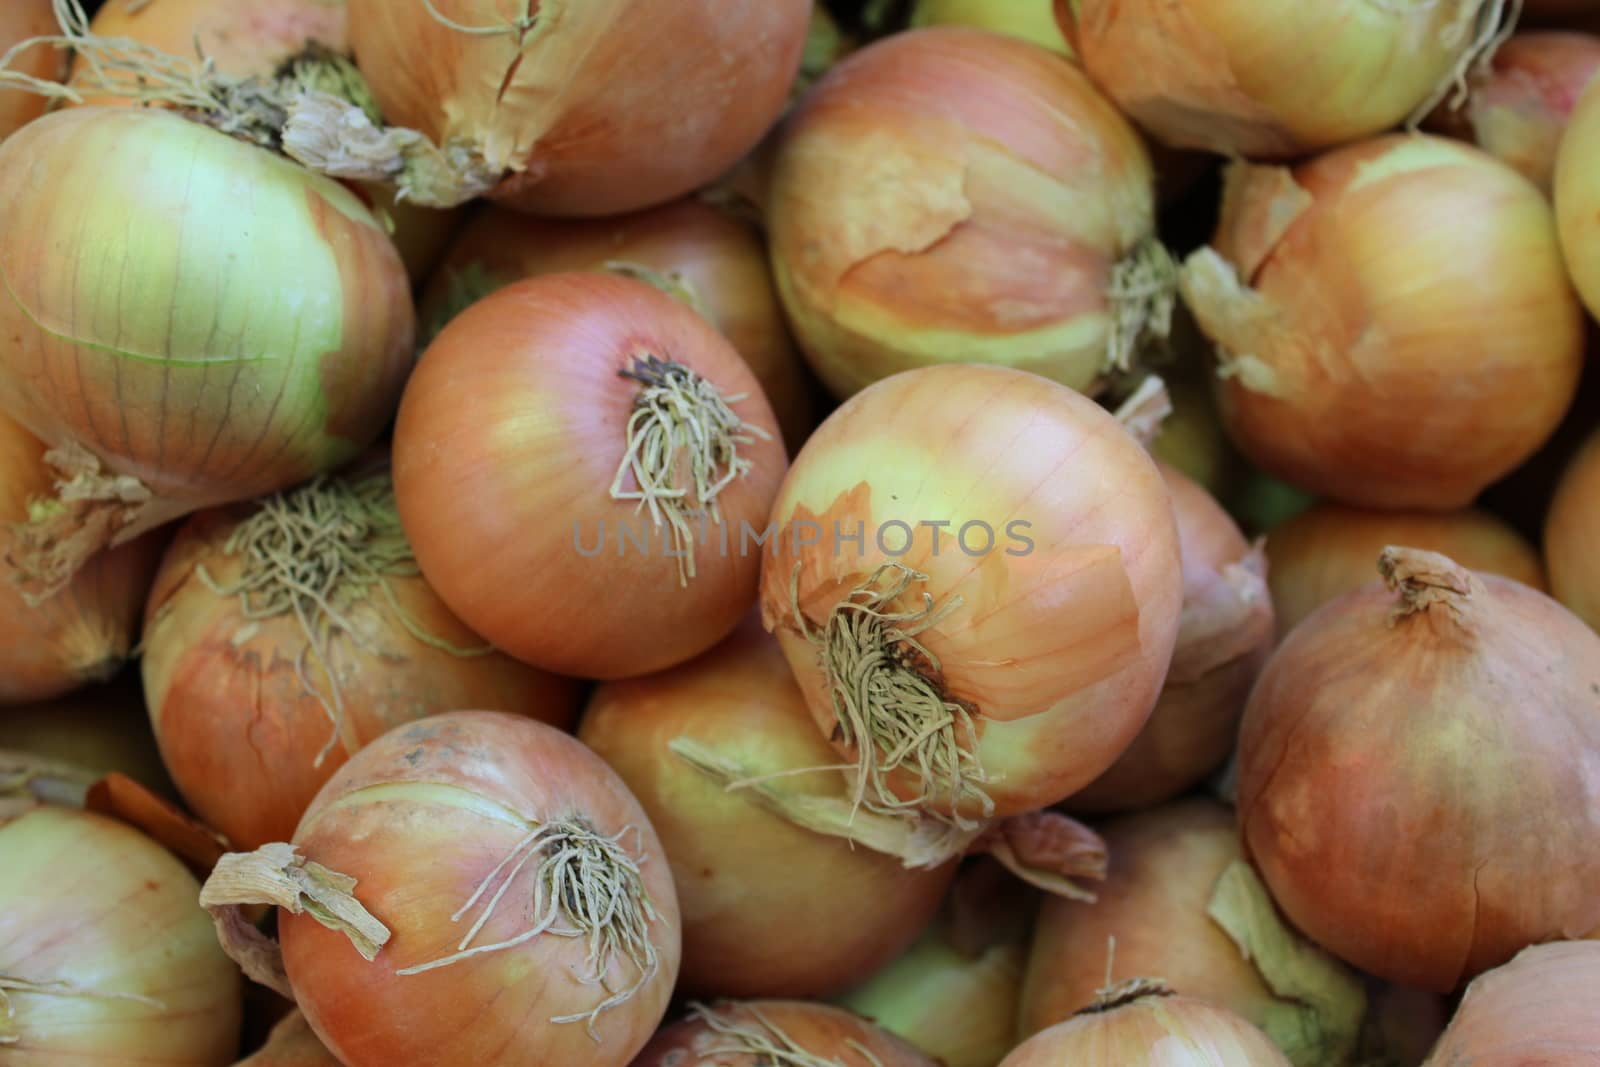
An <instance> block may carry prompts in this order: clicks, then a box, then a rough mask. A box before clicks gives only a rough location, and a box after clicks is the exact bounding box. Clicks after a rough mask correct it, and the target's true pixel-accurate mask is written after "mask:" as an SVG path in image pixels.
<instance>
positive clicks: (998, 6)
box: [911, 0, 1072, 57]
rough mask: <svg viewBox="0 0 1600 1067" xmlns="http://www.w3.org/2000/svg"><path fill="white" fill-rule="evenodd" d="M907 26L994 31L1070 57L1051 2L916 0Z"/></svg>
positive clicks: (1069, 47) (1021, 0)
mask: <svg viewBox="0 0 1600 1067" xmlns="http://www.w3.org/2000/svg"><path fill="white" fill-rule="evenodd" d="M911 26H912V28H913V29H921V28H923V27H926V26H971V27H972V28H973V29H979V30H994V31H996V32H998V33H1007V34H1010V35H1011V36H1013V37H1020V38H1022V39H1023V40H1024V41H1032V42H1033V43H1034V44H1036V45H1040V46H1042V47H1044V48H1048V49H1050V51H1052V52H1059V53H1061V54H1062V55H1064V56H1068V57H1071V56H1072V46H1071V45H1069V44H1068V43H1067V39H1066V37H1065V35H1063V34H1062V32H1061V26H1060V24H1059V23H1057V22H1056V16H1055V11H1054V8H1053V5H1052V3H1051V0H917V6H916V7H915V8H913V9H912V11H911Z"/></svg>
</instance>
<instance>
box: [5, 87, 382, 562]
mask: <svg viewBox="0 0 1600 1067" xmlns="http://www.w3.org/2000/svg"><path fill="white" fill-rule="evenodd" d="M245 188H248V189H249V190H250V191H251V195H250V198H249V199H248V200H247V201H241V200H240V199H239V194H238V190H240V189H245ZM0 278H3V280H4V282H5V285H6V286H7V290H8V292H7V296H6V298H5V299H3V300H0V329H3V330H4V331H5V333H6V336H7V337H8V338H11V342H10V343H9V344H8V345H7V347H6V351H5V353H4V357H3V358H0V407H3V408H4V410H5V411H6V412H7V413H8V414H9V415H11V416H12V417H13V418H15V419H16V420H17V421H18V422H21V423H22V424H23V425H24V426H26V427H27V428H28V429H29V430H30V431H32V432H33V433H35V434H36V435H38V436H39V437H41V438H43V439H44V440H45V441H46V442H47V443H49V444H50V445H52V446H54V447H56V448H66V447H68V446H70V448H71V449H72V450H75V452H76V453H77V454H79V455H80V456H81V458H80V459H79V461H78V465H79V466H82V467H85V468H92V467H93V466H94V464H93V462H92V461H91V459H90V457H95V458H97V459H98V462H99V464H100V465H101V466H102V467H103V468H104V471H103V472H102V474H101V478H102V479H104V478H105V477H106V475H108V474H109V475H116V476H126V477H131V478H134V479H137V480H138V481H139V482H140V483H141V484H142V485H143V486H144V488H145V489H148V490H149V492H150V493H151V494H153V498H152V499H150V500H148V501H147V502H145V503H144V504H142V505H140V506H139V507H137V509H136V511H135V513H134V514H132V515H131V516H130V515H127V514H125V512H127V511H128V510H129V509H128V508H125V507H115V508H114V514H113V515H110V516H107V517H106V519H105V523H106V525H107V526H108V527H109V529H108V530H107V535H108V536H111V537H114V538H115V539H117V540H118V541H119V542H120V541H125V540H127V539H129V538H131V537H132V536H134V535H136V534H138V533H142V532H144V531H145V530H148V529H152V528H154V527H155V526H157V525H160V524H162V523H164V522H167V521H170V520H171V519H174V518H177V517H179V516H182V515H184V514H187V513H189V512H191V511H194V510H197V509H199V508H202V507H207V506H215V505H220V504H224V503H228V502H231V501H234V500H240V499H248V498H250V497H254V496H259V495H261V494H264V493H269V492H273V491H275V490H278V489H281V488H283V487H285V486H288V485H293V484H295V483H297V482H300V481H303V480H305V479H306V478H309V477H311V476H312V475H313V474H316V473H317V472H319V471H322V470H325V469H328V468H330V467H333V466H336V465H338V464H339V463H342V462H344V461H345V460H348V459H350V458H353V457H354V456H355V455H356V454H357V453H358V452H359V451H360V450H361V449H362V448H364V447H365V446H366V445H368V444H369V443H370V442H371V441H372V440H373V439H375V438H376V437H377V436H378V434H379V433H380V432H381V431H382V429H383V427H384V425H385V424H386V422H387V420H388V419H389V418H390V416H391V415H392V414H393V411H394V406H395V404H396V402H397V400H398V398H399V394H400V388H401V385H402V383H403V381H404V377H405V374H406V372H407V370H408V369H409V368H410V366H411V362H412V355H411V343H412V335H413V316H412V311H411V307H410V301H409V298H408V287H407V283H406V275H405V271H404V269H403V267H402V266H401V263H400V259H399V257H398V256H397V255H396V253H395V251H394V247H393V245H392V244H391V243H390V241H389V239H388V237H387V236H386V235H385V234H384V232H383V230H382V228H381V227H380V226H379V224H378V222H377V220H376V219H374V218H373V216H372V215H371V214H370V213H369V212H368V211H367V210H366V209H365V208H363V207H362V206H361V205H360V204H359V203H358V202H357V200H356V198H355V197H354V196H353V195H352V194H351V193H349V192H348V191H347V190H346V189H345V188H344V187H343V186H341V185H339V184H337V183H336V182H333V181H330V180H328V179H325V178H321V177H317V176H315V175H312V174H311V173H309V172H308V171H305V170H303V169H301V168H300V167H298V166H296V165H294V164H293V163H290V162H288V161H287V160H285V159H282V158H280V157H278V156H275V155H272V154H271V153H269V152H266V151H264V150H262V149H259V148H255V147H252V146H250V145H247V144H244V143H243V142H241V141H237V140H234V139H232V138H230V137H227V136H225V135H223V134H220V133H217V132H216V131H214V130H210V129H207V128H206V127H203V126H201V125H198V124H196V123H193V122H189V121H187V120H185V119H182V118H179V117H178V116H177V115H175V114H169V113H167V112H165V111H159V110H136V109H130V108H73V109H70V110H67V111H62V112H58V113H56V114H52V115H49V116H46V117H45V118H43V119H40V120H38V121H37V122H34V123H32V124H30V125H29V126H27V127H25V128H24V129H23V131H21V132H19V133H17V134H16V135H14V136H12V137H11V138H8V139H7V140H6V141H5V142H4V144H0ZM263 353H271V358H266V357H265V356H264V355H263ZM102 506H103V507H107V508H110V507H112V506H113V505H110V504H106V505H102Z"/></svg>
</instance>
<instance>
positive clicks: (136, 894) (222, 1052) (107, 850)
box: [0, 806, 240, 1067]
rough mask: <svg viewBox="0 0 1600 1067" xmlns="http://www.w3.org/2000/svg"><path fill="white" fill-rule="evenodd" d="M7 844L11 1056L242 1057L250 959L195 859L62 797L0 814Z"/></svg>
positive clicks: (3, 914)
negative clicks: (182, 858) (227, 944)
mask: <svg viewBox="0 0 1600 1067" xmlns="http://www.w3.org/2000/svg"><path fill="white" fill-rule="evenodd" d="M0 856H4V857H5V862H4V863H0V1060H4V1062H6V1063H8V1064H13V1063H14V1064H18V1065H19V1067H20V1065H32V1064H55V1063H72V1064H78V1063H127V1062H130V1061H136V1062H138V1063H140V1064H151V1065H154V1067H222V1065H224V1064H228V1063H232V1062H233V1060H234V1054H235V1052H236V1050H237V1046H238V1041H239V1012H240V995H239V972H238V971H237V970H236V969H235V968H234V966H233V964H232V963H230V962H229V961H228V958H227V957H226V956H225V955H223V953H222V950H221V948H219V947H218V945H217V937H216V934H215V933H214V932H213V930H212V926H211V923H210V921H209V920H208V919H207V917H206V913H205V912H204V911H202V910H201V909H200V907H199V906H198V905H197V904H196V903H195V896H196V894H197V892H198V889H199V886H198V885H197V883H196V882H195V880H194V876H193V875H191V874H190V873H189V872H188V871H187V870H185V869H184V867H183V864H181V863H179V862H178V861H177V860H176V859H174V858H173V857H172V856H171V855H170V854H168V853H167V852H166V850H165V849H163V848H161V847H160V846H159V845H157V844H155V842H153V841H151V840H150V839H149V838H146V837H145V836H144V835H142V834H140V833H139V832H137V831H136V830H132V829H130V828H129V827H127V826H124V825H122V824H121V823H118V822H114V821H112V820H111V819H107V818H105V817H103V816H100V815H91V814H89V813H87V812H81V811H74V810H71V809H69V808H60V807H52V806H45V807H36V808H32V809H30V810H28V811H26V812H24V813H23V814H21V815H18V816H16V817H15V818H10V819H0Z"/></svg>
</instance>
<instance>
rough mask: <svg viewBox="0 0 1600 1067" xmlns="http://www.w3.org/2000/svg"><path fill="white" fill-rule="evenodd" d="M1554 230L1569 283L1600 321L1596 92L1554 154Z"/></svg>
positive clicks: (1599, 94) (1599, 96) (1599, 116)
mask: <svg viewBox="0 0 1600 1067" xmlns="http://www.w3.org/2000/svg"><path fill="white" fill-rule="evenodd" d="M1554 192H1555V204H1556V225H1557V226H1558V227H1559V229H1560V232H1561V249H1562V251H1563V252H1565V253H1566V257H1567V269H1568V270H1569V271H1571V272H1572V284H1573V285H1575V286H1577V288H1578V292H1579V294H1580V295H1582V297H1583V302H1584V304H1585V305H1586V306H1587V307H1588V309H1589V312H1590V314H1593V315H1596V316H1600V87H1596V85H1595V84H1594V83H1593V82H1591V83H1590V85H1589V88H1588V89H1587V90H1586V91H1585V92H1584V94H1583V96H1582V97H1580V98H1579V100H1578V106H1577V107H1576V108H1574V109H1573V111H1572V119H1571V121H1570V122H1568V124H1567V132H1566V133H1565V134H1564V135H1563V136H1562V138H1561V148H1560V150H1559V151H1558V152H1557V153H1556V176H1555V186H1554Z"/></svg>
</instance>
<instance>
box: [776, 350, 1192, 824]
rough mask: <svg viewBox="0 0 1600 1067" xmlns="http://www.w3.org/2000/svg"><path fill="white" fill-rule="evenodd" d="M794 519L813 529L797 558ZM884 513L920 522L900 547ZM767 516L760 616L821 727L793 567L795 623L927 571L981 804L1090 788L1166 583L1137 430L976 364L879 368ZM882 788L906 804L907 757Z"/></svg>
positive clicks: (948, 686)
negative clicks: (883, 373) (857, 538)
mask: <svg viewBox="0 0 1600 1067" xmlns="http://www.w3.org/2000/svg"><path fill="white" fill-rule="evenodd" d="M806 521H811V522H817V523H819V524H820V527H821V529H822V530H823V531H825V533H824V534H823V535H822V537H821V540H820V541H819V543H818V544H817V545H816V546H815V547H811V546H801V547H800V549H799V551H798V553H797V552H796V551H795V549H796V544H795V542H796V541H797V540H801V537H800V536H799V534H800V533H801V531H802V530H803V529H804V528H803V527H801V526H800V525H798V524H800V523H803V522H806ZM895 521H899V522H904V523H907V524H910V525H914V526H918V529H917V532H916V540H915V542H914V544H912V545H911V547H910V549H909V550H908V551H906V552H904V553H903V554H902V555H900V556H899V557H897V558H895V557H890V556H889V555H888V554H887V553H886V552H885V551H884V550H882V549H880V548H879V546H878V545H877V544H876V543H875V540H876V538H875V537H874V531H879V530H883V531H885V536H886V538H887V544H888V545H889V546H890V547H894V546H898V545H900V544H901V543H903V541H904V538H903V536H902V535H901V534H900V533H898V532H896V528H894V527H890V526H887V525H886V524H888V523H892V522H895ZM939 521H948V522H950V523H951V524H952V525H951V526H950V527H949V529H948V530H946V531H945V533H944V535H943V536H940V537H939V541H938V543H939V544H940V545H942V546H943V548H942V549H941V550H940V552H939V555H938V556H934V554H933V549H934V543H933V542H934V536H935V535H934V534H933V531H932V528H930V527H923V526H920V525H918V524H922V523H929V522H939ZM1014 521H1021V522H1027V523H1030V524H1031V526H1030V527H1028V528H1026V530H1025V534H1026V537H1027V538H1028V539H1029V540H1031V541H1032V543H1033V545H1034V548H1033V550H1031V551H1030V550H1028V549H1027V548H1025V547H1023V546H1022V545H1021V543H1020V542H1018V541H1016V540H1015V539H1013V538H1008V536H1007V530H1008V526H1009V524H1010V523H1012V522H1014ZM836 522H837V523H838V524H839V525H840V528H841V530H842V531H844V532H845V533H846V534H849V533H850V532H851V531H853V530H854V528H855V524H856V523H857V522H861V523H864V524H865V530H866V538H865V545H864V546H862V547H856V546H854V545H853V543H851V542H848V541H844V540H840V542H839V543H838V551H837V552H834V551H833V550H832V549H833V546H832V545H831V541H832V537H833V535H832V532H831V531H832V528H833V527H832V524H833V523H836ZM969 522H979V523H987V524H988V525H989V526H990V528H992V529H993V530H994V531H995V542H994V547H993V550H992V551H989V552H986V553H985V552H979V553H978V554H976V555H969V554H968V552H966V551H964V550H958V548H957V546H956V545H955V544H954V543H953V542H954V538H955V534H954V533H952V531H958V530H959V528H960V527H961V526H962V525H963V524H965V523H969ZM772 525H773V528H774V529H775V530H776V531H777V536H776V537H775V541H776V542H777V548H776V549H775V550H773V551H771V552H768V553H766V554H765V555H764V559H763V562H762V588H761V604H762V613H763V614H762V618H763V623H764V624H765V625H766V626H767V628H768V629H769V630H772V631H773V632H775V633H777V635H778V638H779V640H780V641H781V642H782V644H783V648H784V653H785V655H787V657H788V659H789V663H790V666H791V667H792V668H793V670H794V672H795V676H796V678H797V679H798V680H799V682H800V686H801V689H802V691H803V692H804V694H805V697H806V702H807V706H808V707H809V708H810V709H811V714H812V717H813V719H814V720H815V721H816V723H817V726H818V728H819V729H820V730H822V731H823V733H824V735H830V734H831V733H832V732H833V729H834V725H835V715H834V710H833V703H832V698H831V695H830V689H829V683H828V679H827V675H826V672H825V671H824V670H823V668H822V666H821V665H820V661H819V657H818V656H817V653H816V649H815V647H814V646H813V645H812V644H811V642H810V641H808V640H807V639H806V638H805V637H804V636H802V634H801V633H800V631H799V629H798V627H797V625H796V623H795V620H794V612H793V609H792V606H791V600H790V582H791V579H792V576H793V573H794V568H795V565H796V563H799V564H801V565H802V567H803V570H802V573H801V577H800V580H799V599H800V605H801V608H802V610H803V611H804V612H805V614H806V617H807V619H808V620H809V621H810V622H811V623H812V624H815V623H818V622H820V621H821V620H823V619H824V618H825V617H826V616H827V614H828V613H829V611H831V609H832V607H833V606H834V605H835V604H836V603H837V602H838V601H839V599H841V598H842V597H843V596H845V595H846V594H847V593H849V591H850V590H851V589H853V588H855V587H856V586H858V585H859V584H860V583H861V582H862V581H863V580H864V579H865V578H866V577H867V576H869V575H870V574H872V572H873V571H874V570H876V569H877V568H878V567H880V566H881V565H883V564H885V563H890V562H899V563H901V564H903V565H905V566H907V567H911V568H913V569H915V570H917V571H919V572H921V573H924V574H927V575H928V576H929V581H928V582H927V583H926V584H925V586H923V587H922V589H921V590H920V591H919V592H918V594H917V595H918V596H920V595H921V592H926V593H927V594H928V595H931V596H932V597H933V598H934V600H935V601H936V602H939V603H943V602H945V600H946V599H947V598H949V597H951V596H957V595H958V596H960V597H962V598H963V605H962V606H960V607H958V608H956V609H955V610H954V611H953V612H952V614H951V615H949V616H948V617H947V618H945V619H944V620H942V621H941V622H940V623H939V624H938V625H937V626H935V627H934V628H933V629H930V630H927V631H924V632H923V633H921V634H920V635H919V636H918V640H919V641H921V642H922V643H923V644H924V645H925V646H926V647H927V648H928V650H929V651H930V652H932V653H933V654H934V655H935V656H937V657H938V658H939V659H940V661H941V662H942V664H943V684H944V688H945V690H946V691H947V692H948V693H949V694H950V695H951V696H952V697H954V698H955V699H957V700H961V701H965V702H967V703H968V704H970V705H971V706H972V707H973V708H974V709H975V719H976V722H977V729H978V731H979V742H978V748H977V752H976V754H977V758H978V762H979V763H980V764H981V765H982V767H983V768H984V769H985V770H986V772H987V774H988V776H989V779H990V781H989V783H988V786H987V787H986V789H987V792H988V794H989V796H990V797H991V798H992V799H993V801H994V803H995V812H994V814H995V815H996V816H998V817H1005V816H1007V815H1011V814H1020V813H1022V812H1028V811H1034V810H1037V809H1039V808H1041V807H1047V806H1049V805H1051V804H1055V803H1057V802H1059V801H1060V800H1062V799H1064V798H1066V797H1067V796H1069V795H1071V794H1072V793H1074V792H1076V791H1077V790H1079V789H1081V788H1082V787H1083V786H1085V785H1087V784H1088V783H1089V782H1090V781H1092V780H1093V779H1094V778H1095V777H1097V776H1098V775H1099V774H1100V773H1102V772H1103V771H1105V770H1106V768H1108V767H1109V766H1110V765H1111V764H1112V763H1113V762H1115V760H1116V758H1117V756H1119V755H1120V754H1121V753H1122V751H1123V750H1125V749H1126V748H1127V747H1128V745H1129V744H1130V743H1131V742H1132V741H1133V738H1134V736H1135V735H1136V734H1137V733H1138V732H1139V730H1140V729H1141V728H1142V727H1143V726H1144V724H1145V721H1146V720H1147V719H1148V718H1149V716H1150V711H1151V709H1152V708H1153V707H1154V706H1155V702H1156V698H1157V696H1158V695H1159V692H1160V689H1161V685H1162V681H1163V679H1164V678H1165V676H1166V672H1167V667H1168V665H1169V663H1170V662H1171V658H1172V649H1173V645H1174V642H1175V640H1176V637H1177V631H1178V619H1179V611H1180V608H1181V602H1182V596H1183V581H1182V571H1181V564H1180V562H1179V557H1178V534H1177V528H1176V523H1175V521H1174V519H1173V515H1172V503H1171V498H1170V496H1169V494H1168V492H1167V489H1166V486H1165V484H1164V483H1163V482H1162V480H1161V475H1160V473H1159V472H1158V471H1157V469H1156V466H1155V463H1154V462H1153V461H1152V460H1151V459H1150V458H1149V456H1148V454H1146V452H1145V451H1144V449H1143V448H1142V447H1141V446H1140V444H1139V443H1138V442H1137V441H1136V440H1135V439H1134V438H1133V437H1132V436H1130V435H1129V434H1128V433H1127V431H1125V430H1124V429H1123V428H1122V427H1121V426H1120V425H1119V424H1118V423H1117V422H1116V420H1115V419H1113V418H1112V417H1111V416H1110V415H1109V414H1107V413H1106V412H1105V411H1104V410H1103V409H1102V408H1100V407H1099V406H1098V405H1096V404H1094V403H1093V402H1092V401H1090V400H1088V399H1086V398H1084V397H1083V396H1081V395H1080V394H1078V393H1076V392H1074V391H1072V390H1071V389H1068V388H1066V387H1064V386H1061V385H1058V384H1056V383H1053V382H1050V381H1047V380H1045V379H1043V378H1040V377H1038V376H1036V375H1031V374H1025V373H1023V372H1021V371H1016V370H1009V369H1006V368H1001V367H987V366H980V365H963V366H945V367H934V368H928V369H925V370H918V371H910V372H907V373H904V374H900V375H896V376H895V377H893V378H890V379H886V380H885V381H883V382H880V383H878V384H877V385H874V386H872V387H871V388H869V389H867V390H865V391H863V392H862V393H860V394H858V395H857V396H856V397H854V398H852V399H851V400H850V401H849V402H847V403H846V404H845V405H844V406H843V407H841V408H840V409H839V410H838V411H836V412H835V413H834V414H833V415H832V416H830V417H829V418H828V419H827V420H826V421H825V422H824V423H823V424H822V426H821V427H819V428H818V430H817V432H816V433H815V434H813V435H812V437H811V439H810V441H808V442H807V444H806V447H805V448H804V449H803V450H802V451H801V453H800V456H799V457H798V459H797V460H796V461H795V465H794V467H793V469H792V470H791V471H790V474H789V477H788V478H787V480H786V481H785V482H784V484H783V488H782V490H781V491H780V493H779V495H778V500H777V503H776V505H775V506H774V508H773V511H772ZM972 536H976V534H973V535H972ZM982 547H983V545H982V543H981V542H978V543H977V544H975V545H974V546H973V548H974V551H976V550H978V549H981V548H982ZM1012 552H1016V553H1019V554H1018V555H1009V554H1008V553H1012ZM905 606H906V607H910V606H912V604H911V602H910V601H909V600H908V601H907V603H906V604H905ZM846 754H848V752H846ZM891 784H892V786H893V788H894V789H895V791H896V793H898V795H899V796H901V797H902V798H904V799H913V798H915V797H917V796H918V794H919V792H920V787H919V783H917V782H916V781H915V780H914V779H913V778H912V776H911V775H910V773H909V772H907V771H905V770H902V771H900V772H897V773H896V775H895V776H893V777H892V778H891ZM968 814H974V815H975V814H977V809H976V808H973V809H971V810H969V811H968Z"/></svg>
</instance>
